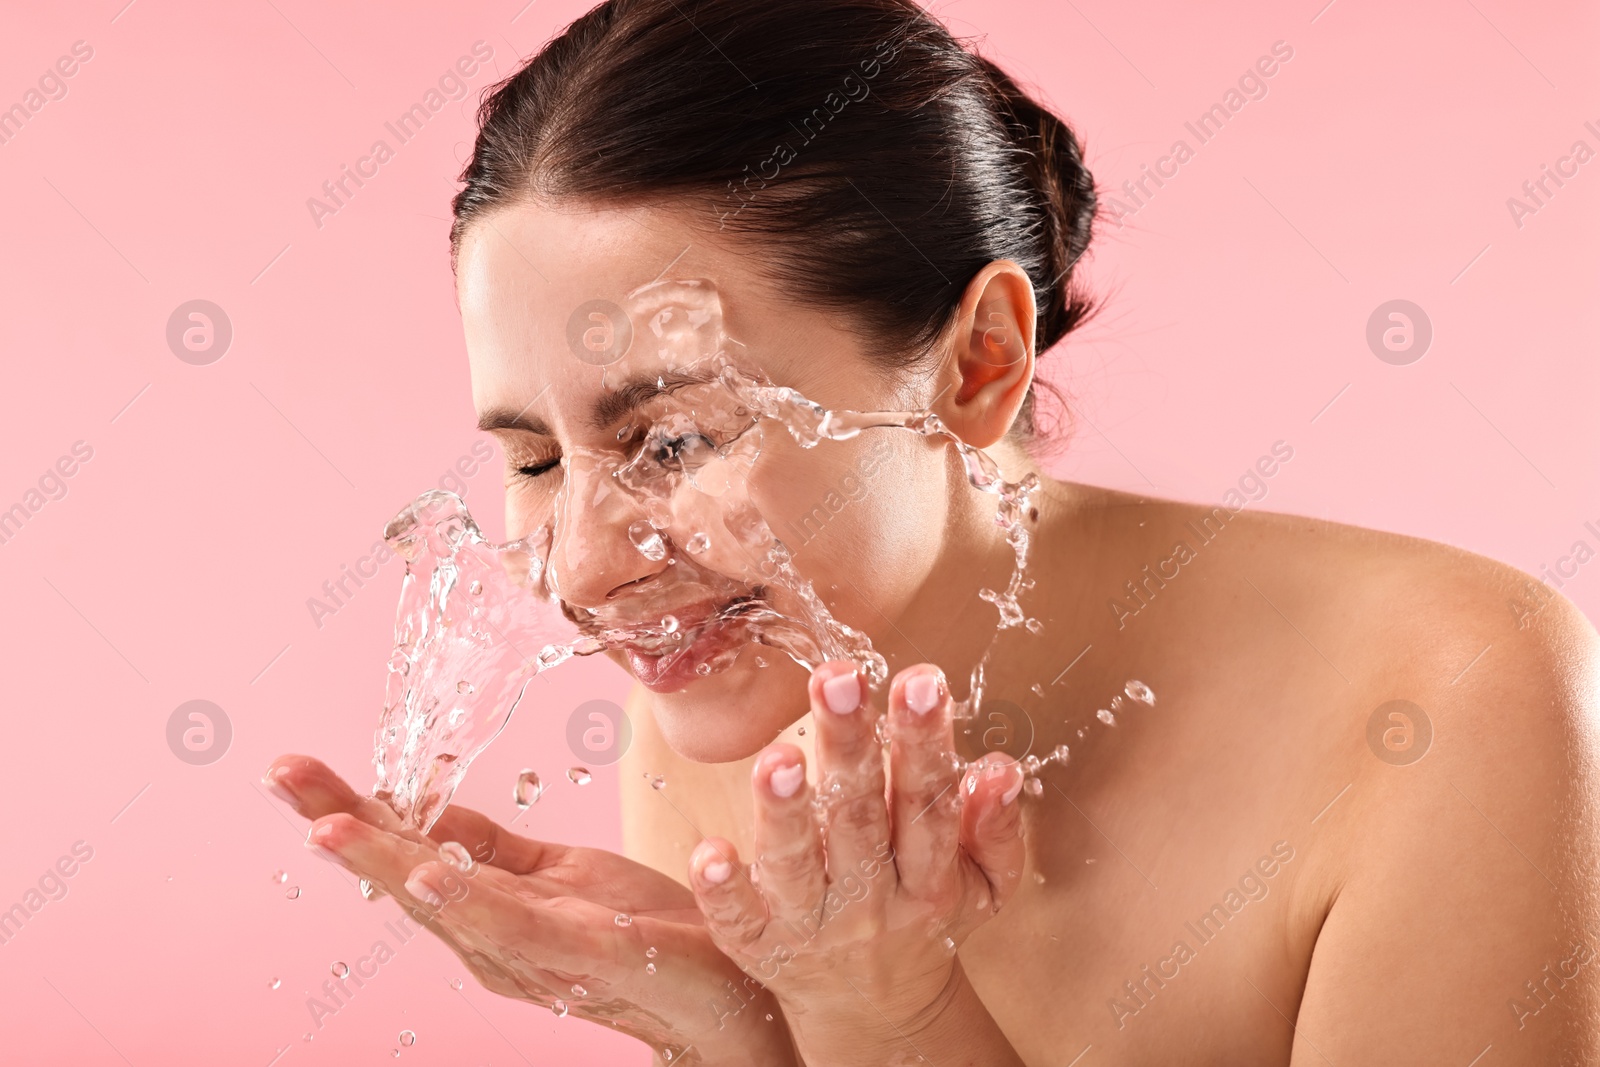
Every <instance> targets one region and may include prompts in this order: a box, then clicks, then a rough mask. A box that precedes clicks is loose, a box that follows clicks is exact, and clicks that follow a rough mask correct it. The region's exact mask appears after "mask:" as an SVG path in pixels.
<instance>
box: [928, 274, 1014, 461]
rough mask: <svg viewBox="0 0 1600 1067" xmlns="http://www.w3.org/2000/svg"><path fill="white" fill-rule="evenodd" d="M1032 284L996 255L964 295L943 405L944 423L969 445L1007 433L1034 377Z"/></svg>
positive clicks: (983, 443) (982, 444) (991, 441)
mask: <svg viewBox="0 0 1600 1067" xmlns="http://www.w3.org/2000/svg"><path fill="white" fill-rule="evenodd" d="M1034 315H1035V305H1034V299H1033V285H1032V283H1031V282H1030V281H1029V279H1028V276H1027V274H1026V273H1025V272H1024V271H1023V270H1022V268H1021V267H1019V266H1017V265H1016V264H1015V263H1013V262H1011V261H1010V260H996V261H995V262H993V263H990V264H989V265H988V266H986V267H984V268H983V269H982V270H981V271H979V272H978V273H977V275H975V276H974V277H973V279H972V281H971V282H970V283H969V284H968V286H967V290H966V293H965V294H964V296H963V297H962V301H961V307H960V309H959V310H958V312H957V320H956V323H955V335H954V336H955V341H954V344H953V345H952V351H951V352H950V353H949V356H948V359H949V362H948V365H947V367H946V380H947V381H952V380H953V384H954V386H955V388H954V389H953V391H952V390H947V391H946V393H945V397H946V399H945V400H944V401H943V402H942V403H941V404H940V405H939V408H940V412H939V414H940V417H941V418H943V419H944V421H945V425H946V426H948V427H949V428H950V430H951V431H952V432H953V433H955V434H956V435H957V436H959V437H960V438H961V439H962V440H964V441H966V442H967V443H968V444H971V445H975V446H976V447H978V448H986V447H988V446H989V445H992V444H994V443H995V442H996V441H999V440H1000V439H1001V438H1003V437H1005V435H1006V433H1007V432H1009V431H1010V429H1011V424H1012V423H1013V422H1014V421H1015V420H1016V417H1017V414H1018V412H1019V411H1021V409H1022V404H1023V401H1024V400H1025V399H1026V397H1027V394H1028V387H1029V386H1030V385H1031V384H1032V382H1033V343H1034Z"/></svg>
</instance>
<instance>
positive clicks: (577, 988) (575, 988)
mask: <svg viewBox="0 0 1600 1067" xmlns="http://www.w3.org/2000/svg"><path fill="white" fill-rule="evenodd" d="M572 995H573V996H575V997H586V996H588V995H589V991H588V990H587V989H585V988H583V986H581V985H578V984H577V983H576V982H574V983H573V984H572Z"/></svg>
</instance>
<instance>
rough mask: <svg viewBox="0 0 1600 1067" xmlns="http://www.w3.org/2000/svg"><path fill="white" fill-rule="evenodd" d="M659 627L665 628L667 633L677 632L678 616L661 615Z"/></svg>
mask: <svg viewBox="0 0 1600 1067" xmlns="http://www.w3.org/2000/svg"><path fill="white" fill-rule="evenodd" d="M661 629H663V630H665V631H666V632H667V633H669V634H675V633H677V632H678V617H677V616H676V615H663V616H661Z"/></svg>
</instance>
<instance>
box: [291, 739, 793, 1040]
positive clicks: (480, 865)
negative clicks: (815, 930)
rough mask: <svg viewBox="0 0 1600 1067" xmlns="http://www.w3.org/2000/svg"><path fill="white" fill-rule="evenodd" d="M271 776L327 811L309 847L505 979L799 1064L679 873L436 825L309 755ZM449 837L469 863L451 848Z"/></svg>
mask: <svg viewBox="0 0 1600 1067" xmlns="http://www.w3.org/2000/svg"><path fill="white" fill-rule="evenodd" d="M264 781H265V782H266V784H267V786H268V787H269V788H270V789H271V790H272V791H273V793H274V794H276V795H277V796H279V797H280V798H282V799H283V800H285V801H286V802H287V803H289V804H290V805H291V806H293V807H294V809H295V810H296V811H298V812H299V813H300V814H301V815H304V816H305V817H307V818H309V819H311V820H313V825H312V827H311V831H310V833H309V834H308V835H307V838H306V844H307V847H310V848H313V849H315V850H317V851H319V852H321V853H323V854H325V855H326V856H327V857H328V858H329V859H331V860H333V861H334V862H336V863H339V864H340V865H342V866H344V867H346V868H348V869H349V870H351V871H352V872H354V873H355V874H357V875H358V876H360V877H361V878H364V879H366V880H367V881H368V882H370V883H371V884H372V885H373V886H374V887H375V888H377V889H379V890H381V891H382V892H384V893H386V894H388V895H389V896H392V897H394V899H395V901H396V902H397V903H398V904H399V905H400V906H401V907H402V908H404V909H405V910H406V911H407V912H409V913H410V914H411V915H412V916H413V917H414V918H416V919H417V920H418V921H419V922H420V923H422V924H423V925H425V926H427V928H428V929H429V930H431V931H432V932H433V933H434V934H435V935H437V936H438V937H439V938H440V939H441V940H443V941H444V942H445V944H446V945H448V946H449V947H450V948H451V950H452V951H454V952H455V954H456V955H457V956H458V957H460V958H461V960H462V962H463V963H465V964H466V965H467V967H468V969H469V970H470V971H471V972H472V974H473V976H474V977H475V978H476V979H477V980H478V981H479V982H480V983H482V984H483V985H484V986H485V987H486V988H488V989H490V990H492V991H493V992H496V993H500V994H502V995H505V996H509V997H517V998H521V999H524V1000H528V1001H531V1002H533V1003H535V1004H539V1005H542V1006H545V1007H550V1008H553V1009H554V1010H556V1011H558V1012H563V1013H570V1014H571V1015H572V1016H575V1017H578V1018H584V1019H589V1020H592V1021H595V1022H598V1023H601V1024H603V1025H607V1026H613V1027H614V1028H615V1029H617V1030H619V1031H621V1032H623V1033H627V1034H629V1035H630V1036H633V1037H636V1038H638V1039H639V1040H641V1041H644V1042H646V1043H647V1044H649V1045H651V1046H652V1047H653V1048H655V1049H656V1050H657V1053H658V1058H659V1059H663V1060H664V1059H670V1060H671V1062H673V1063H706V1064H714V1063H722V1062H729V1063H746V1062H757V1063H763V1064H765V1063H772V1064H779V1065H782V1064H789V1063H793V1062H794V1059H793V1052H792V1046H791V1045H790V1042H789V1038H788V1034H787V1029H786V1026H785V1023H784V1020H783V1017H782V1013H781V1011H780V1010H779V1009H778V1007H777V1006H776V1004H775V1003H774V1002H773V1000H772V998H771V996H770V994H768V993H767V992H766V991H765V990H763V989H761V988H760V987H759V986H756V985H755V984H754V983H751V982H749V981H748V980H747V979H746V977H745V976H744V975H743V974H742V973H741V972H740V970H739V968H738V967H737V966H736V965H735V964H734V963H733V962H731V961H730V960H729V959H728V958H727V957H726V956H725V955H723V953H722V952H720V951H719V950H718V949H717V948H716V946H715V945H714V944H713V942H712V940H711V937H710V935H709V933H708V932H707V930H706V928H705V924H704V922H703V920H702V918H701V915H700V912H699V909H698V908H697V907H696V905H695V900H694V896H693V894H692V893H691V892H690V891H689V889H687V888H686V887H685V886H683V885H681V884H679V883H678V882H675V881H673V880H672V879H671V878H668V877H667V876H666V875H664V874H661V873H660V872H658V871H655V870H653V869H651V868H649V867H645V866H644V865H642V864H639V863H635V862H633V861H632V860H629V859H626V858H624V857H622V856H618V855H616V854H614V853H611V852H607V851H605V850H603V849H592V848H577V847H571V846H567V845H558V844H550V843H546V842H540V841H534V840H531V839H529V838H525V837H521V836H518V835H517V834H514V833H511V832H509V831H507V830H505V829H504V828H503V827H500V826H498V825H496V824H495V823H494V822H492V821H491V820H489V819H488V818H486V817H485V816H483V815H481V814H479V813H477V812H475V811H470V810H467V809H464V808H458V807H453V806H452V807H450V808H448V809H446V810H445V812H444V814H443V815H441V816H440V817H439V820H438V821H437V822H436V823H435V824H434V826H433V828H432V829H431V830H430V831H429V833H428V834H427V835H425V836H424V835H423V834H421V833H419V832H418V831H416V830H414V829H409V828H405V827H403V826H402V825H401V821H400V819H399V817H398V816H397V815H396V814H395V812H394V811H393V810H392V809H391V808H389V806H388V805H387V804H385V803H383V802H382V801H380V800H376V799H374V798H372V797H364V796H362V795H360V794H358V793H356V792H355V791H354V790H353V789H351V788H350V786H349V785H347V784H346V783H345V782H344V781H343V780H342V779H341V778H339V776H338V775H336V774H335V773H334V772H333V771H332V770H330V769H329V768H328V767H327V766H326V765H324V764H323V763H321V762H320V761H318V760H315V759H312V758H311V757H308V756H284V757H282V758H280V759H279V760H277V761H276V762H275V763H273V765H272V766H271V767H270V768H268V770H267V773H266V775H265V776H264ZM451 841H453V842H456V843H458V844H459V845H461V846H462V848H463V849H465V851H466V853H467V855H469V856H470V857H471V860H472V862H471V863H470V864H466V865H461V864H459V853H458V854H456V861H455V862H452V861H451V860H448V859H446V858H445V856H444V855H442V854H441V852H440V846H441V845H443V844H445V843H446V842H451ZM452 851H453V850H452ZM461 866H466V867H467V869H466V870H462V869H461ZM558 1002H559V1004H558ZM730 1005H731V1006H733V1007H737V1008H739V1009H742V1010H736V1011H730V1010H729V1007H730Z"/></svg>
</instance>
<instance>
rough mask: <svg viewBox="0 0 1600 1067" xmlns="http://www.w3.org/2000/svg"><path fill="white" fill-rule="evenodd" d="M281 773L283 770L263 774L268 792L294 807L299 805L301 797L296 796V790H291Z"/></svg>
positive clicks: (263, 780)
mask: <svg viewBox="0 0 1600 1067" xmlns="http://www.w3.org/2000/svg"><path fill="white" fill-rule="evenodd" d="M281 775H282V772H281V771H279V772H277V773H268V774H265V775H262V777H261V782H262V784H263V785H265V786H266V787H267V791H268V792H270V793H271V794H272V795H273V796H275V797H277V798H278V799H279V800H281V801H283V802H284V803H285V804H288V805H291V806H293V807H299V805H300V798H299V797H297V796H295V795H294V792H293V791H292V790H290V788H289V787H288V785H286V784H285V783H284V782H283V779H282V777H281Z"/></svg>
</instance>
